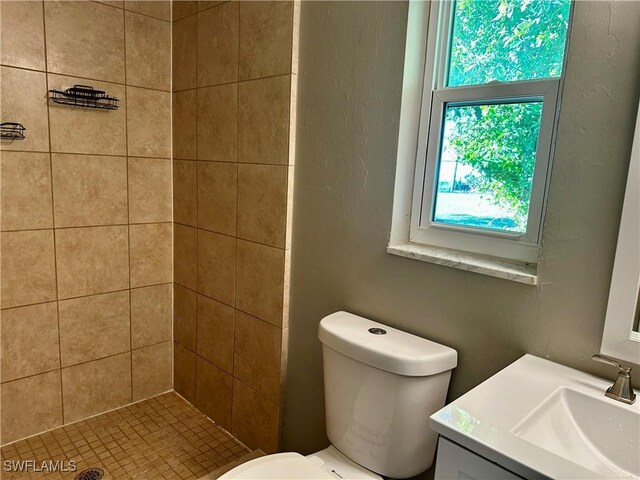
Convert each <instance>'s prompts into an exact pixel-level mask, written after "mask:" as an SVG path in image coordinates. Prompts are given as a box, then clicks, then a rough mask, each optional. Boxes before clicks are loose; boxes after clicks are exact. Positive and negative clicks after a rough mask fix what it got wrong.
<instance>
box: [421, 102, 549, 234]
mask: <svg viewBox="0 0 640 480" xmlns="http://www.w3.org/2000/svg"><path fill="white" fill-rule="evenodd" d="M541 116H542V102H528V103H502V104H492V105H472V106H469V105H464V106H460V105H458V106H452V105H447V107H446V109H445V115H444V131H443V139H442V150H441V153H440V161H439V164H438V172H437V176H436V178H437V188H436V199H435V208H434V212H433V221H434V222H439V223H445V224H449V225H460V226H465V227H477V228H485V229H494V230H502V231H507V232H515V233H525V232H526V230H527V216H528V214H529V202H530V198H531V187H532V184H533V172H534V168H535V163H536V146H537V143H538V133H539V130H540V120H541Z"/></svg>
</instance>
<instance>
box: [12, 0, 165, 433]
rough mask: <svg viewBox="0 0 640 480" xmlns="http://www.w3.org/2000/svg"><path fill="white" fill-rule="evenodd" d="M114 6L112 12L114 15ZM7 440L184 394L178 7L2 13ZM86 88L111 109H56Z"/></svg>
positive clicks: (16, 7) (99, 6) (53, 7)
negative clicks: (57, 95) (174, 139)
mask: <svg viewBox="0 0 640 480" xmlns="http://www.w3.org/2000/svg"><path fill="white" fill-rule="evenodd" d="M107 3H108V5H107ZM0 9H1V11H0V14H1V16H2V23H1V26H0V30H1V40H0V42H1V45H0V50H1V63H2V72H1V80H2V92H1V96H2V105H1V110H2V112H1V115H2V121H3V122H8V121H13V122H20V123H23V124H24V126H25V127H26V129H27V130H26V132H25V133H26V140H24V141H13V142H8V141H2V142H1V143H0V150H1V155H0V158H1V176H2V178H1V185H0V187H1V202H2V205H1V209H2V214H1V217H0V226H1V230H2V235H1V237H2V238H1V241H2V269H1V272H0V274H1V284H2V293H1V295H2V299H1V307H2V346H1V349H2V358H1V363H2V385H1V390H2V400H1V402H2V443H3V444H4V443H8V442H11V441H14V440H17V439H19V438H21V437H25V436H28V435H32V434H35V433H38V432H41V431H43V430H47V429H50V428H53V427H56V426H59V425H61V424H63V423H68V422H72V421H75V420H79V419H81V418H85V417H88V416H91V415H95V414H97V413H100V412H103V411H105V410H109V409H112V408H116V407H119V406H121V405H124V404H127V403H129V402H131V401H136V400H140V399H142V398H146V397H149V396H152V395H155V394H157V393H161V392H163V391H166V390H170V389H171V385H172V383H171V357H172V356H171V350H172V345H171V342H170V340H171V283H170V282H171V281H172V272H171V242H172V233H171V232H172V225H171V220H172V216H171V215H172V213H171V209H172V206H171V161H170V158H169V157H170V155H171V139H170V136H171V135H170V128H171V124H170V113H171V112H170V107H169V105H170V92H169V90H170V80H171V78H170V71H169V70H170V55H171V54H170V51H171V50H170V47H171V43H170V42H171V39H170V28H171V25H170V22H169V20H170V5H169V3H168V2H134V1H131V2H127V3H126V6H125V9H123V2H104V4H103V3H97V2H53V1H51V2H44V4H43V2H36V1H18V2H1V4H0ZM74 84H85V85H86V84H88V85H93V86H94V87H96V88H99V89H102V90H106V91H107V92H108V93H109V94H111V95H114V96H116V97H118V98H119V99H120V109H119V110H117V111H104V110H93V109H81V108H72V107H67V106H60V105H54V104H48V103H47V90H48V89H50V88H56V89H66V88H68V87H71V86H73V85H74Z"/></svg>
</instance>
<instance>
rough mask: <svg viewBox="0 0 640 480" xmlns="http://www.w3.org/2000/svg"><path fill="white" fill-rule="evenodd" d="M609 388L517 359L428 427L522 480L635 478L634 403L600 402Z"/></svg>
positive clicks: (639, 441)
mask: <svg viewBox="0 0 640 480" xmlns="http://www.w3.org/2000/svg"><path fill="white" fill-rule="evenodd" d="M611 383H612V380H604V379H602V378H598V377H594V376H593V375H589V374H587V373H584V372H581V371H579V370H575V369H573V368H569V367H566V366H563V365H559V364H557V363H554V362H551V361H549V360H546V359H542V358H538V357H534V356H533V355H524V356H523V357H521V358H520V359H518V360H516V361H515V362H513V363H512V364H511V365H509V366H507V367H506V368H504V369H503V370H501V371H499V372H498V373H496V374H495V375H494V376H493V377H491V378H489V379H487V380H485V381H484V382H482V383H481V384H480V385H478V386H476V387H475V388H473V389H472V390H470V391H469V392H467V393H465V394H464V395H462V396H461V397H459V398H457V399H456V400H454V401H453V402H451V403H450V404H448V405H446V406H445V407H444V408H442V409H441V410H439V411H438V412H436V413H434V414H433V415H432V416H431V418H430V426H431V428H433V429H434V430H435V431H437V432H438V433H440V434H441V435H443V436H444V437H447V438H448V439H449V440H451V441H452V442H454V443H457V444H458V445H460V446H462V447H464V448H466V449H467V450H470V451H472V452H475V453H476V454H477V455H480V456H481V457H484V458H485V459H487V460H490V461H491V462H493V463H496V464H498V465H499V466H500V467H502V468H504V469H506V470H509V471H511V472H513V473H515V474H516V475H519V476H520V477H522V478H527V479H530V480H533V479H535V480H537V479H545V480H549V479H563V480H568V479H571V480H585V479H589V480H594V479H602V480H612V479H625V480H628V479H635V480H640V454H639V453H640V401H636V402H635V403H634V404H633V405H626V404H624V403H622V402H618V401H616V400H613V399H611V398H607V397H605V391H606V390H607V388H608V387H609V386H611Z"/></svg>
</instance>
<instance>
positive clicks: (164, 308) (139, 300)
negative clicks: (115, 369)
mask: <svg viewBox="0 0 640 480" xmlns="http://www.w3.org/2000/svg"><path fill="white" fill-rule="evenodd" d="M172 290H173V288H172V284H171V283H166V284H164V285H156V286H153V287H145V288H134V289H132V290H131V346H132V347H133V348H140V347H146V346H147V345H154V344H156V343H160V342H166V341H168V340H171V328H172V327H171V303H172V302H171V300H172ZM134 384H135V381H134ZM134 388H135V387H134Z"/></svg>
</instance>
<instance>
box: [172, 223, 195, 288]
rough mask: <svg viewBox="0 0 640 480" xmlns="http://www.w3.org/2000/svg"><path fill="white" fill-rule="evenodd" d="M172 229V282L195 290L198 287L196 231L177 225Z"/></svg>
mask: <svg viewBox="0 0 640 480" xmlns="http://www.w3.org/2000/svg"><path fill="white" fill-rule="evenodd" d="M173 228H174V237H173V249H174V255H173V263H174V266H173V270H174V271H173V275H174V281H175V282H176V283H179V284H181V285H184V286H185V287H189V288H191V289H192V290H196V289H197V287H198V283H197V264H198V230H197V229H195V228H192V227H186V226H184V225H180V224H178V223H176V224H174V226H173Z"/></svg>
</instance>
